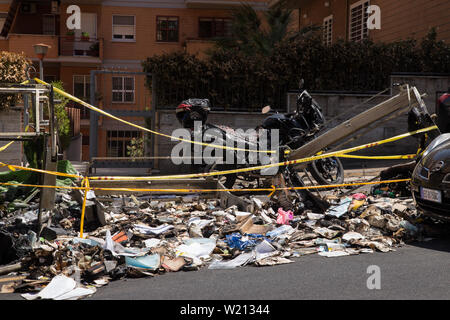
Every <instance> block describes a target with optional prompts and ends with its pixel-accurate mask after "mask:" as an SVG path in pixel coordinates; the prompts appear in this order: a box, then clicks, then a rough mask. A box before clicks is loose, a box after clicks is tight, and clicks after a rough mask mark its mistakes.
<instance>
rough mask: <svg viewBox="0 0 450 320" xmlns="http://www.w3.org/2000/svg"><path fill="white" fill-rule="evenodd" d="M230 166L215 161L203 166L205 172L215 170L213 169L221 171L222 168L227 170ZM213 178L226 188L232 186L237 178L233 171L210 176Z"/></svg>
mask: <svg viewBox="0 0 450 320" xmlns="http://www.w3.org/2000/svg"><path fill="white" fill-rule="evenodd" d="M229 169H231V168H228V169H227V168H225V167H224V166H222V165H219V164H217V163H214V164H208V165H207V166H206V167H205V173H209V172H215V171H223V170H229ZM212 177H213V178H215V179H218V180H219V181H220V182H221V183H222V184H223V186H224V187H225V188H227V189H232V188H233V186H234V183H235V182H236V179H237V175H236V174H235V173H232V174H225V175H217V176H212Z"/></svg>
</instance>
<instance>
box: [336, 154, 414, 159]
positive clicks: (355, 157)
mask: <svg viewBox="0 0 450 320" xmlns="http://www.w3.org/2000/svg"><path fill="white" fill-rule="evenodd" d="M416 156H417V155H415V154H406V155H403V156H401V155H399V156H356V155H352V154H341V155H337V156H336V157H339V158H354V159H369V160H391V159H394V160H395V159H414V158H415V157H416Z"/></svg>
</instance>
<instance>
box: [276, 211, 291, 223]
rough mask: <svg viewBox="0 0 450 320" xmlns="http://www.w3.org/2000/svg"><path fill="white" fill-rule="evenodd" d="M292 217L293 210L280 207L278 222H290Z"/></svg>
mask: <svg viewBox="0 0 450 320" xmlns="http://www.w3.org/2000/svg"><path fill="white" fill-rule="evenodd" d="M292 219H294V213H293V212H292V211H291V210H288V211H284V210H283V208H278V216H277V224H289V221H291V220H292Z"/></svg>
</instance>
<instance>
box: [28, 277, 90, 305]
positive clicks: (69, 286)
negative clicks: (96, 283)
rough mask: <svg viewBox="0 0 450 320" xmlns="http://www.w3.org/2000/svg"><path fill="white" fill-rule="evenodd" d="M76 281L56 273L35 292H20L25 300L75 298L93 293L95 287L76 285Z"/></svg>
mask: <svg viewBox="0 0 450 320" xmlns="http://www.w3.org/2000/svg"><path fill="white" fill-rule="evenodd" d="M76 286H77V283H76V281H75V280H73V279H72V278H69V277H66V276H64V275H57V276H56V277H54V278H53V279H52V281H50V283H49V284H48V285H47V286H46V287H45V288H44V289H42V290H41V291H40V292H38V293H37V294H29V293H25V294H22V297H23V298H25V299H27V300H35V299H53V300H75V299H80V298H82V297H85V296H88V295H91V294H94V293H95V291H96V290H95V288H82V287H78V288H77V287H76Z"/></svg>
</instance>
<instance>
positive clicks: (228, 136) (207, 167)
mask: <svg viewBox="0 0 450 320" xmlns="http://www.w3.org/2000/svg"><path fill="white" fill-rule="evenodd" d="M301 86H302V85H301ZM210 109H211V106H210V102H209V100H208V99H188V100H184V101H183V102H182V103H181V104H180V105H179V106H178V107H177V110H176V111H177V113H176V114H177V119H178V120H179V122H180V123H181V124H182V125H183V127H184V128H189V129H192V133H193V134H195V132H196V130H197V132H198V131H201V134H202V136H203V142H206V143H211V144H219V145H222V146H230V141H232V142H233V144H231V148H228V149H225V150H224V149H214V150H213V151H212V152H211V153H210V155H211V157H210V158H211V159H213V160H212V161H206V159H204V158H203V159H202V162H201V163H199V162H198V161H197V162H194V163H197V168H200V170H201V171H203V172H211V171H224V170H232V169H240V168H249V167H253V166H258V165H264V164H268V163H277V162H282V161H286V160H287V155H288V154H289V152H290V150H294V149H296V148H299V147H300V146H302V145H304V144H305V143H307V142H309V141H311V140H313V139H314V138H315V137H316V136H317V134H318V132H319V131H320V130H321V129H322V128H323V125H324V122H325V119H324V117H323V114H322V111H321V108H320V106H319V105H318V104H317V102H316V101H315V100H314V99H313V98H312V97H311V95H310V94H309V93H308V92H307V91H306V90H302V89H300V90H299V93H298V95H297V107H296V110H295V111H294V112H293V113H287V114H283V113H277V112H276V113H273V114H272V115H270V116H268V117H267V118H266V119H265V120H264V121H263V123H262V125H261V126H259V127H258V128H257V130H254V131H253V132H242V131H239V130H234V129H232V128H230V127H227V126H222V125H213V124H209V123H206V120H207V117H208V114H209V111H210ZM268 112H270V107H268V106H267V107H265V108H263V113H268ZM196 121H197V123H199V126H197V127H196V128H194V127H195V122H196ZM273 130H277V133H278V141H276V142H277V143H276V145H275V147H274V143H273V139H272V138H273V137H272V134H273V132H274V131H273ZM262 133H268V135H267V136H263V135H262ZM275 140H276V139H275ZM193 148H194V147H193ZM232 148H237V149H239V150H236V149H234V150H232ZM272 149H275V150H276V153H275V154H268V155H265V156H263V157H261V156H260V154H261V153H258V152H256V151H255V150H258V151H260V152H261V151H264V150H272ZM242 150H246V151H245V152H243V151H242ZM224 153H225V155H224ZM194 154H195V153H194ZM255 155H258V156H255ZM252 156H253V157H252ZM250 159H253V160H255V159H257V160H256V162H255V161H250ZM230 160H231V161H230ZM272 169H274V168H268V169H263V170H254V171H246V172H239V173H233V174H227V175H223V176H220V177H219V180H220V181H221V182H222V184H223V185H224V186H225V187H226V188H232V187H233V186H234V184H235V182H236V180H237V179H240V180H244V181H248V182H254V181H256V182H257V184H258V186H261V185H264V184H263V183H264V181H265V180H268V179H265V178H267V177H270V175H272V176H273V175H274V172H275V173H281V175H278V178H279V179H280V178H281V180H282V181H279V182H278V183H277V185H280V184H281V185H285V186H295V187H299V186H304V182H303V180H302V177H301V176H300V175H299V174H298V172H297V170H296V169H295V168H294V167H293V166H281V167H276V168H275V171H274V170H272ZM280 170H281V172H280ZM307 171H308V172H309V173H311V175H312V176H313V178H314V179H315V180H316V181H317V182H318V183H319V184H339V183H342V182H343V180H344V169H343V166H342V163H341V162H340V161H339V159H338V158H334V157H333V158H325V159H320V160H316V161H314V162H311V163H310V164H309V165H308V167H307ZM295 192H296V193H297V194H298V196H299V198H300V199H301V200H300V201H303V202H304V201H307V200H308V199H309V200H312V201H313V202H314V203H316V204H321V202H320V200H319V199H317V198H315V196H313V195H312V194H311V193H309V192H306V191H305V190H301V191H299V190H296V191H295ZM286 195H287V194H286ZM282 197H283V198H287V197H285V196H282ZM291 202H292V201H291V200H289V199H285V203H286V207H289V206H291V207H292V203H291ZM320 206H321V207H324V205H323V204H321V205H320Z"/></svg>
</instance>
